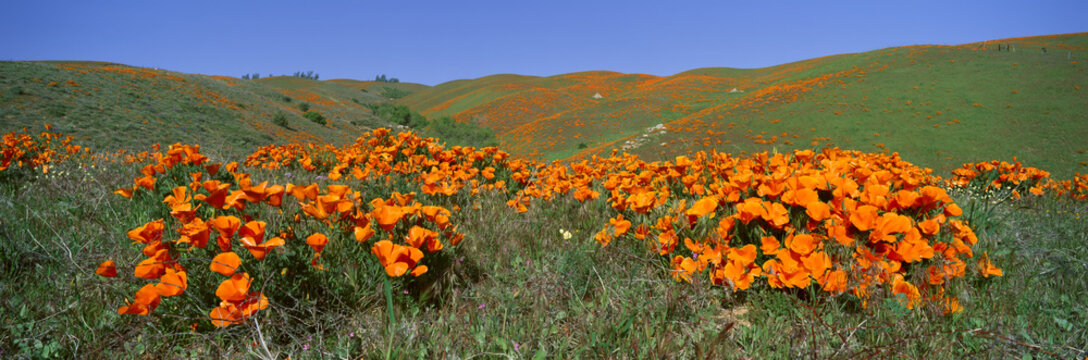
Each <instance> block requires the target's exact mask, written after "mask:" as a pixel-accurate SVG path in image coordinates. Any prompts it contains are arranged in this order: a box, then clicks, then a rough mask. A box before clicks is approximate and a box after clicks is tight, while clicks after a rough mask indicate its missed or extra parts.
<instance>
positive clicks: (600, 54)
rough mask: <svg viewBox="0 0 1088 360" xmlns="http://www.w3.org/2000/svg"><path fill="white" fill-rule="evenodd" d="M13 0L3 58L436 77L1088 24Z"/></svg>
mask: <svg viewBox="0 0 1088 360" xmlns="http://www.w3.org/2000/svg"><path fill="white" fill-rule="evenodd" d="M762 3H764V2H763V1H741V2H735V1H729V2H726V1H716V2H693V1H681V0H676V1H670V2H660V3H656V4H655V3H645V2H638V1H541V0H534V1H522V0H503V1H487V2H482V1H465V0H447V1H397V0H386V1H380V2H370V3H367V2H347V1H259V2H242V1H233V0H219V1H157V0H152V1H148V0H143V1H97V0H94V1H92V0H79V1H49V0H25V1H5V2H4V3H3V4H0V59H2V60H99V61H111V62H119V63H124V64H129V65H136V66H146V67H159V68H165V69H170V70H176V71H181V72H188V73H201V74H212V75H230V76H241V75H242V74H245V73H252V72H259V73H261V74H265V75H266V74H269V73H274V74H285V73H292V72H295V71H298V70H303V71H305V70H313V71H315V72H317V73H318V74H320V75H321V78H322V79H332V78H351V79H373V78H374V76H375V75H377V74H381V73H384V74H388V75H389V76H391V77H398V78H400V79H401V80H402V81H406V82H418V83H423V84H428V85H434V84H438V83H442V82H446V81H450V80H455V79H465V78H477V77H481V76H486V75H490V74H498V73H516V74H526V75H555V74H561V73H568V72H575V71H586V70H612V71H619V72H637V73H646V74H654V75H671V74H675V73H678V72H681V71H685V70H689V69H694V68H700V67H709V66H727V67H740V68H754V67H764V66H770V65H776V64H781V63H786V62H791V61H797V60H803V59H808V58H813V57H819V56H824V55H831V54H839V53H848V52H860V51H868V50H874V49H880V48H885V47H891V46H901V45H914V44H961V43H967V42H974V41H982V40H989V39H998V38H1007V37H1018V36H1031V35H1046V34H1057V33H1071V32H1084V31H1088V1H1085V0H1072V1H1046V0H1042V1H1037V0H1027V1H972V2H967V1H956V0H944V1H934V2H930V1H925V2H923V1H857V2H836V3H834V4H823V1H774V3H775V4H774V5H765V4H762Z"/></svg>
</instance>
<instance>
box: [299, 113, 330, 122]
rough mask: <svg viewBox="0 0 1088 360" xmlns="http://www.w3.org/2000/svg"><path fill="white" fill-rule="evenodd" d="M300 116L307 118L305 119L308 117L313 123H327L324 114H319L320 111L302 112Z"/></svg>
mask: <svg viewBox="0 0 1088 360" xmlns="http://www.w3.org/2000/svg"><path fill="white" fill-rule="evenodd" d="M302 116H303V117H305V118H307V119H310V121H313V122H315V123H317V124H319V125H325V124H328V123H329V122H328V121H325V116H324V115H321V113H319V112H316V111H308V112H306V113H305V114H302Z"/></svg>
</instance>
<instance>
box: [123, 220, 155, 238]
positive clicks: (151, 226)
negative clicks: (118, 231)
mask: <svg viewBox="0 0 1088 360" xmlns="http://www.w3.org/2000/svg"><path fill="white" fill-rule="evenodd" d="M162 230H163V222H162V219H158V220H155V221H151V222H148V223H146V224H143V225H141V226H140V227H138V228H135V229H132V230H130V231H129V232H128V238H129V239H132V240H133V241H135V242H139V243H144V244H147V243H149V242H151V241H153V240H161V239H162Z"/></svg>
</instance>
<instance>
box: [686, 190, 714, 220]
mask: <svg viewBox="0 0 1088 360" xmlns="http://www.w3.org/2000/svg"><path fill="white" fill-rule="evenodd" d="M717 208H718V197H716V196H707V197H704V198H702V199H699V200H698V201H695V204H694V205H693V206H692V207H691V209H688V210H687V211H686V212H684V213H685V214H687V215H688V217H690V218H698V217H703V216H706V215H707V214H709V213H712V212H714V210H715V209H717ZM691 222H694V221H691Z"/></svg>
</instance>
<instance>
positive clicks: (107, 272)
mask: <svg viewBox="0 0 1088 360" xmlns="http://www.w3.org/2000/svg"><path fill="white" fill-rule="evenodd" d="M94 273H95V274H98V275H99V276H103V277H116V276H117V266H116V265H115V264H114V263H113V260H106V261H103V262H102V263H101V264H98V268H97V269H95V270H94Z"/></svg>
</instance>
